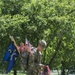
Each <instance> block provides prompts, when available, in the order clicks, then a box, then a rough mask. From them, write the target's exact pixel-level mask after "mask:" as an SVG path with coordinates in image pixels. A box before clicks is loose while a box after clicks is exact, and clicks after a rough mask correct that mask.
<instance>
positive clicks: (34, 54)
mask: <svg viewBox="0 0 75 75" xmlns="http://www.w3.org/2000/svg"><path fill="white" fill-rule="evenodd" d="M46 45H47V44H46V42H45V41H44V40H41V41H40V42H39V44H38V47H37V48H32V49H31V52H30V55H29V62H28V69H27V75H40V70H41V67H43V65H42V64H41V56H42V54H41V52H42V51H43V49H45V47H46Z"/></svg>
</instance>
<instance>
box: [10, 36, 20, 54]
mask: <svg viewBox="0 0 75 75" xmlns="http://www.w3.org/2000/svg"><path fill="white" fill-rule="evenodd" d="M9 38H10V39H11V41H13V42H14V45H15V47H16V49H17V51H18V53H19V54H20V51H19V49H18V46H17V43H16V41H15V39H14V38H13V37H12V36H9Z"/></svg>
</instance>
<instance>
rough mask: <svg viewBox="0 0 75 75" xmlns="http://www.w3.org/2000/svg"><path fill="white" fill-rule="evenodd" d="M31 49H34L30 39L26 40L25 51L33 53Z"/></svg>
mask: <svg viewBox="0 0 75 75" xmlns="http://www.w3.org/2000/svg"><path fill="white" fill-rule="evenodd" d="M31 47H32V45H31V44H30V42H29V41H28V39H27V38H26V40H25V49H26V50H27V51H31Z"/></svg>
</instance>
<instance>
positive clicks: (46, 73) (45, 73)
mask: <svg viewBox="0 0 75 75" xmlns="http://www.w3.org/2000/svg"><path fill="white" fill-rule="evenodd" d="M49 74H50V68H49V66H45V67H44V70H43V72H42V74H41V75H49Z"/></svg>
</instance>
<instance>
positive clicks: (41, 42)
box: [39, 40, 47, 49]
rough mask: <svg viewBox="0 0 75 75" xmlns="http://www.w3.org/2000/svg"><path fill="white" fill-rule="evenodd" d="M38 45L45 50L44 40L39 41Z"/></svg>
mask: <svg viewBox="0 0 75 75" xmlns="http://www.w3.org/2000/svg"><path fill="white" fill-rule="evenodd" d="M39 44H40V45H41V46H42V48H43V49H45V47H46V46H47V43H46V41H45V40H41V41H40V42H39Z"/></svg>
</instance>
